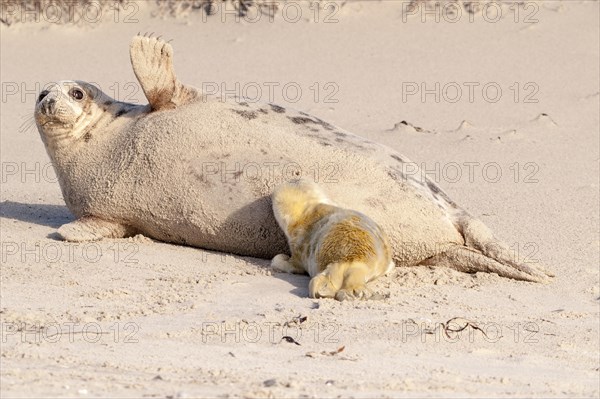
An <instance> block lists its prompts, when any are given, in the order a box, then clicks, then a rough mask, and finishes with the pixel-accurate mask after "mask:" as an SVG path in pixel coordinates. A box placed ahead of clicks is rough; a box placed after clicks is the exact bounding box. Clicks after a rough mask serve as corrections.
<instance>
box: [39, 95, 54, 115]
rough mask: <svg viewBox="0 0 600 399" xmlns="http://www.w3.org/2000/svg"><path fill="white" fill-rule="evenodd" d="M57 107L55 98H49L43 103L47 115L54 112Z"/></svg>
mask: <svg viewBox="0 0 600 399" xmlns="http://www.w3.org/2000/svg"><path fill="white" fill-rule="evenodd" d="M55 109H56V100H55V99H54V98H49V99H47V100H46V101H44V102H43V103H42V110H43V111H44V113H45V114H46V115H51V114H54V110H55Z"/></svg>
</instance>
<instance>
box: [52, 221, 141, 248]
mask: <svg viewBox="0 0 600 399" xmlns="http://www.w3.org/2000/svg"><path fill="white" fill-rule="evenodd" d="M135 233H136V231H135V229H133V228H132V227H130V226H126V225H123V224H120V223H115V222H109V221H107V220H103V219H100V218H97V217H95V216H85V217H82V218H81V219H77V220H75V221H74V222H71V223H67V224H63V225H62V226H60V228H59V229H58V234H59V235H60V236H61V237H62V238H63V239H64V240H65V241H73V242H84V241H98V240H101V239H103V238H122V237H130V236H133V235H134V234H135Z"/></svg>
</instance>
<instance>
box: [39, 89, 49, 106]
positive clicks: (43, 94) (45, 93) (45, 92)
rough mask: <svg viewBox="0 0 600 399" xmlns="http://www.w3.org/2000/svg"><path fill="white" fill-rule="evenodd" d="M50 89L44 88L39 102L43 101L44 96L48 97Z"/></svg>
mask: <svg viewBox="0 0 600 399" xmlns="http://www.w3.org/2000/svg"><path fill="white" fill-rule="evenodd" d="M48 93H49V91H48V90H43V91H42V92H41V93H40V95H39V96H38V99H37V102H38V103H39V102H40V101H42V100H43V99H44V97H46V96H47V95H48Z"/></svg>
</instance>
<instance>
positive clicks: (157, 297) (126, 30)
mask: <svg viewBox="0 0 600 399" xmlns="http://www.w3.org/2000/svg"><path fill="white" fill-rule="evenodd" d="M132 4H133V5H132ZM127 5H128V6H129V8H127V9H125V8H124V9H122V10H121V11H120V12H119V13H116V12H115V11H114V10H113V11H112V12H113V13H114V14H112V15H108V18H105V20H104V21H103V22H101V23H100V22H99V23H88V24H83V25H82V24H77V25H73V24H64V25H54V24H51V23H48V21H45V20H44V18H42V19H41V20H40V22H39V23H26V24H17V23H16V24H12V25H11V26H5V25H2V26H0V49H1V61H0V67H1V72H0V75H1V81H2V102H1V112H0V114H1V121H0V130H1V148H0V155H1V158H2V162H1V164H2V185H1V190H0V191H1V203H0V223H1V224H0V233H1V245H2V248H1V251H2V254H1V256H2V264H1V269H0V270H1V273H0V284H1V286H0V288H1V290H0V300H1V303H0V319H1V325H2V342H1V357H0V363H1V371H0V373H1V381H0V382H1V395H2V397H59V396H60V397H171V398H175V397H181V398H183V397H217V396H218V397H278V398H279V397H348V396H352V397H365V398H366V397H425V396H427V397H429V396H435V397H525V396H528V397H529V396H533V397H557V396H558V397H598V396H599V395H600V390H599V382H600V381H599V379H600V371H599V360H598V359H599V356H600V352H599V350H600V349H599V348H600V342H599V319H600V318H599V299H600V292H599V258H600V253H599V252H600V239H599V228H600V227H599V206H598V204H599V186H598V184H599V160H600V155H599V153H600V151H599V126H600V121H599V100H600V88H599V87H600V83H599V76H600V70H599V56H600V54H599V47H600V43H599V37H600V35H599V33H600V32H599V26H600V23H599V4H598V2H596V1H549V2H525V3H524V6H523V7H520V8H519V7H517V8H510V5H509V4H508V5H507V4H504V5H502V6H498V7H499V8H498V9H497V10H500V12H501V18H500V19H499V20H498V21H495V17H493V11H494V10H492V9H487V11H488V12H489V13H490V15H491V16H490V15H485V17H484V16H482V14H481V13H482V12H481V11H477V12H475V14H473V15H471V14H468V13H466V11H465V10H464V8H463V9H462V14H461V15H460V16H458V18H457V16H456V15H454V16H452V18H457V19H456V22H452V21H450V20H449V18H450V16H448V15H445V14H444V15H441V14H440V15H438V17H439V22H436V20H435V19H436V16H435V15H434V14H426V13H425V9H424V8H423V7H424V6H422V5H419V6H417V8H416V11H412V12H411V13H412V15H407V14H409V12H405V13H404V14H403V12H402V3H401V2H394V1H370V2H346V3H344V4H343V7H342V6H341V3H336V4H335V5H334V6H331V7H330V8H329V9H325V10H323V9H322V10H320V12H319V13H318V15H317V14H315V9H314V8H313V9H311V8H309V7H308V6H307V5H306V4H302V7H301V8H293V9H292V8H290V7H288V8H286V9H285V12H286V14H283V12H284V11H283V10H284V9H283V8H280V9H279V10H277V11H276V12H275V16H274V18H273V21H272V22H271V21H270V20H269V18H268V17H267V16H266V15H263V16H262V18H260V20H259V21H256V22H250V21H249V20H248V19H249V18H245V19H244V18H242V19H240V20H239V21H236V18H235V17H234V16H233V15H232V14H228V13H225V12H224V11H223V9H218V10H216V13H215V15H213V16H211V17H208V18H207V17H205V15H204V14H203V13H202V12H192V13H189V15H187V14H186V13H183V12H181V13H179V14H177V13H175V14H176V15H174V16H173V15H166V14H165V15H156V14H157V13H156V9H155V8H154V7H151V4H150V3H145V2H140V3H127ZM298 10H301V12H302V15H300V19H299V20H298V21H297V22H293V21H294V20H295V19H296V17H295V14H294V13H295V12H297V11H298ZM515 10H519V12H518V13H517V12H516V11H515ZM104 12H105V13H109V12H111V11H110V10H105V11H104ZM254 17H256V16H254ZM423 19H425V21H423ZM471 19H472V20H471ZM136 20H137V22H136ZM535 21H537V22H535ZM138 32H155V33H156V34H161V35H163V36H164V37H167V38H169V39H173V41H172V45H173V47H174V50H175V68H176V71H177V73H178V76H179V78H180V79H181V80H182V81H183V82H186V83H189V84H191V85H194V86H196V87H199V88H202V89H204V90H205V91H212V90H214V89H215V88H218V89H219V90H221V89H225V90H226V91H227V92H228V93H230V94H237V95H246V96H250V97H252V98H256V97H258V99H259V100H261V101H265V102H266V101H271V102H275V103H278V104H281V105H284V106H289V107H293V108H296V109H299V110H302V111H305V112H308V113H311V114H314V115H316V116H318V117H320V118H322V119H324V120H327V121H329V122H332V123H334V124H336V125H339V126H342V127H344V128H346V129H348V130H349V131H352V132H354V133H356V134H358V135H362V136H364V137H368V138H369V139H372V140H375V141H378V142H381V143H384V144H386V145H389V146H390V147H392V148H394V149H396V150H398V151H400V152H401V153H403V154H405V155H406V156H408V157H409V158H410V159H412V160H413V161H414V162H416V163H417V164H418V165H419V166H422V167H423V168H424V169H426V170H427V171H428V172H429V176H430V178H432V179H434V180H436V181H437V182H438V183H439V184H440V185H441V186H442V187H443V188H444V189H445V190H446V191H447V192H448V193H449V195H450V196H451V198H452V199H454V200H455V201H456V202H457V203H459V204H460V205H461V206H463V207H465V208H466V209H467V210H469V211H470V212H471V213H472V214H473V215H475V216H477V217H479V218H481V219H482V220H483V221H484V222H485V223H486V224H487V225H488V226H489V227H490V228H492V230H493V231H494V232H495V233H496V234H497V235H498V237H500V238H501V239H502V240H504V241H505V242H506V243H508V244H509V245H510V246H511V248H513V249H514V250H515V253H516V255H517V256H518V257H519V259H522V260H528V259H539V260H540V261H542V262H543V263H544V264H545V265H546V266H547V267H548V268H549V269H550V270H551V271H552V272H554V273H555V274H556V277H555V278H554V279H552V281H551V283H550V284H547V285H545V284H534V283H526V282H518V281H514V280H509V279H503V278H499V277H498V276H496V275H491V274H483V273H478V274H475V275H468V274H463V273H459V272H455V271H452V270H448V269H443V268H428V267H414V268H403V269H401V268H397V269H396V270H395V271H394V272H393V273H392V274H391V275H389V276H386V277H384V278H381V279H380V280H379V281H377V282H376V284H375V286H376V288H377V289H378V290H379V291H381V292H383V293H386V294H389V298H387V299H385V300H381V301H363V302H344V303H339V302H336V301H333V300H314V299H310V298H308V297H307V294H308V290H307V286H308V276H297V275H286V274H282V273H273V272H271V270H270V268H269V261H268V260H265V259H254V258H245V257H238V256H233V255H228V254H221V253H216V252H210V251H205V250H201V249H198V248H190V247H182V246H175V245H169V244H165V243H160V242H155V241H153V240H150V239H148V238H145V237H141V236H138V237H135V238H130V239H121V240H104V241H100V242H98V243H89V244H71V243H65V242H62V241H60V240H58V239H57V236H56V234H55V231H56V229H57V228H58V227H59V226H60V225H62V224H64V223H67V222H69V221H72V220H73V216H72V215H71V214H70V212H69V211H68V209H67V208H66V206H65V204H64V201H63V199H62V196H61V192H60V188H59V185H58V182H57V181H56V176H55V175H54V173H53V170H52V167H51V165H50V161H49V158H48V156H47V155H46V151H45V149H44V146H43V144H42V141H41V140H40V137H39V134H38V132H37V129H36V127H35V125H34V124H33V123H32V122H33V121H32V115H33V108H34V103H35V100H36V97H37V94H38V93H39V91H40V90H41V88H42V86H43V85H44V84H46V83H48V82H52V81H57V80H63V79H78V80H85V81H89V82H95V83H96V84H98V85H99V86H100V87H101V88H102V89H103V90H104V91H105V92H106V93H107V94H109V95H111V96H113V97H116V98H117V99H119V100H122V101H135V102H139V103H144V102H145V99H144V97H143V93H142V92H141V90H139V87H138V85H137V82H136V80H135V76H134V75H133V72H132V69H131V66H130V62H129V54H128V49H129V41H130V39H131V37H133V36H134V35H135V34H137V33H138ZM236 85H237V86H236ZM257 87H258V88H259V89H257ZM270 87H271V88H272V91H270V90H269V88H270ZM298 88H300V89H301V94H296V93H299V91H298ZM498 89H499V90H498ZM456 317H458V318H460V319H456V320H454V321H453V322H450V323H447V322H448V321H449V320H451V319H453V318H456ZM460 327H465V328H464V330H462V331H460V332H452V331H450V330H457V329H460ZM285 336H287V337H290V338H288V339H285V338H283V337H285ZM288 341H291V342H288Z"/></svg>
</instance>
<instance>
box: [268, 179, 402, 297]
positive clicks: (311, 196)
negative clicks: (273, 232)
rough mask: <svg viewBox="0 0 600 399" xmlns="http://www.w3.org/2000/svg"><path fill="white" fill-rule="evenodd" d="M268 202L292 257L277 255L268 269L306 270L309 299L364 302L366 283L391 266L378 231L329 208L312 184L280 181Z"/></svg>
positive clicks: (354, 214) (361, 219)
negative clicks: (362, 300) (357, 299)
mask: <svg viewBox="0 0 600 399" xmlns="http://www.w3.org/2000/svg"><path fill="white" fill-rule="evenodd" d="M272 199H273V212H274V214H275V218H276V219H277V223H279V226H280V227H281V228H282V230H283V231H284V233H285V235H286V237H287V240H288V244H289V247H290V252H291V255H292V256H291V257H289V256H288V255H285V254H279V255H277V256H275V257H274V258H273V260H272V261H271V266H272V267H273V268H274V269H277V270H280V271H285V272H288V273H304V272H307V273H308V274H309V275H310V277H311V280H310V285H309V295H310V297H311V298H335V299H337V300H340V301H342V300H345V299H355V298H360V299H363V298H364V299H367V298H369V297H371V295H372V294H371V292H370V290H369V289H368V288H367V286H366V283H367V282H369V281H371V280H374V279H376V278H377V277H379V276H381V275H383V274H385V273H387V272H388V271H389V270H391V269H392V268H393V267H394V263H393V262H392V257H391V250H390V246H389V243H388V238H387V236H386V235H385V233H384V232H383V230H382V229H381V228H380V227H379V226H378V225H377V224H376V223H375V222H374V221H373V220H371V219H370V218H369V217H367V216H366V215H363V214H362V213H359V212H356V211H353V210H349V209H344V208H340V207H338V206H335V205H334V204H332V203H331V201H329V199H328V198H327V197H326V196H325V194H324V193H323V192H322V191H321V189H320V188H319V186H318V185H317V184H315V183H313V182H311V181H307V180H299V181H295V182H291V183H284V184H282V185H280V186H278V187H277V188H276V189H275V191H274V193H273V196H272Z"/></svg>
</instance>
